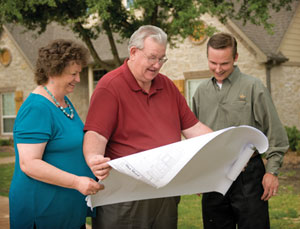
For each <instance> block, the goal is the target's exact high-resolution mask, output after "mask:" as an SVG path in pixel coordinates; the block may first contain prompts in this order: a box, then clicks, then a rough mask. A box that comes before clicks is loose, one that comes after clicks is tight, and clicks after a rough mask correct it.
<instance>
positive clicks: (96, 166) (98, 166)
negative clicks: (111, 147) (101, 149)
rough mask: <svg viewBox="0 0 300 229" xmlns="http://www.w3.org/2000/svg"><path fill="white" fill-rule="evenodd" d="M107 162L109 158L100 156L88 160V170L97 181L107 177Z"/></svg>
mask: <svg viewBox="0 0 300 229" xmlns="http://www.w3.org/2000/svg"><path fill="white" fill-rule="evenodd" d="M108 161H110V158H108V157H103V156H102V155H96V156H94V157H93V158H92V159H91V160H90V168H91V170H92V172H93V173H94V175H95V176H96V177H97V178H98V179H99V180H103V179H105V178H106V177H107V176H108V175H109V171H110V170H111V167H110V165H109V164H108V163H107V162H108Z"/></svg>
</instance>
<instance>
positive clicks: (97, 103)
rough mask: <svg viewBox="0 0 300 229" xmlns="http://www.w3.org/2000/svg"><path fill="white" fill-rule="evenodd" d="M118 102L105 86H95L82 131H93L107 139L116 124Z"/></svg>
mask: <svg viewBox="0 0 300 229" xmlns="http://www.w3.org/2000/svg"><path fill="white" fill-rule="evenodd" d="M117 113H118V102H117V99H116V98H115V96H114V95H113V94H112V93H111V92H109V91H108V90H107V89H105V88H97V89H96V90H95V92H94V94H93V96H92V98H91V103H90V107H89V111H88V114H87V118H86V122H85V126H84V131H89V130H91V131H95V132H97V133H98V134H100V135H102V136H104V137H105V138H106V139H109V138H110V136H111V134H112V132H113V130H114V129H115V128H116V124H117Z"/></svg>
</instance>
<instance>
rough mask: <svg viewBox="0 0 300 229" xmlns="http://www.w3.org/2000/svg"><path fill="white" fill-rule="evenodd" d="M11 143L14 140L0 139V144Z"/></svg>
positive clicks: (7, 144) (6, 144) (8, 144)
mask: <svg viewBox="0 0 300 229" xmlns="http://www.w3.org/2000/svg"><path fill="white" fill-rule="evenodd" d="M10 145H12V140H10V139H0V146H10Z"/></svg>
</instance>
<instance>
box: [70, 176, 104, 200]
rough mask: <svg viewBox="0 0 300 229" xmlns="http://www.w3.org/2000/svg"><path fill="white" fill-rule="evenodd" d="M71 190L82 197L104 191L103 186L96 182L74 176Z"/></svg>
mask: <svg viewBox="0 0 300 229" xmlns="http://www.w3.org/2000/svg"><path fill="white" fill-rule="evenodd" d="M73 188H74V189H76V190H78V191H79V192H80V193H82V194H83V195H86V196H87V195H94V194H96V193H97V192H98V191H99V190H102V189H104V185H103V184H99V183H98V182H97V181H95V180H93V179H92V178H89V177H81V176H75V177H74V181H73Z"/></svg>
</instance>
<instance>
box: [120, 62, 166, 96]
mask: <svg viewBox="0 0 300 229" xmlns="http://www.w3.org/2000/svg"><path fill="white" fill-rule="evenodd" d="M127 62H128V58H127V59H125V61H124V64H123V65H122V70H123V73H124V78H125V80H126V82H127V84H128V85H129V87H130V88H131V90H133V91H136V92H137V91H144V90H143V89H142V88H141V87H140V85H139V84H138V83H137V81H136V79H135V78H134V76H133V74H132V72H131V71H130V69H129V67H128V63H127ZM161 78H162V75H161V74H160V73H158V74H157V76H156V77H155V78H154V79H153V80H152V83H151V88H150V92H149V94H153V93H155V92H156V91H158V90H162V89H163V84H162V79H161Z"/></svg>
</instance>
